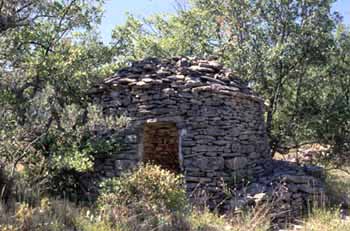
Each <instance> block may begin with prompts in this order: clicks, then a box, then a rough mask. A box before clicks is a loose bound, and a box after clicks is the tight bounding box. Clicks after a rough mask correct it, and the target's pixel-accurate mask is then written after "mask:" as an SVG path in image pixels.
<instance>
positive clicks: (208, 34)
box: [114, 0, 340, 154]
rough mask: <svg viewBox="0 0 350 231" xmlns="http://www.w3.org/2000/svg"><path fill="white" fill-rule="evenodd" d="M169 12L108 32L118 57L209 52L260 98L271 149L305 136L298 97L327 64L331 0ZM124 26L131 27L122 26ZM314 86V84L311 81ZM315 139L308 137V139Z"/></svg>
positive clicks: (197, 6)
mask: <svg viewBox="0 0 350 231" xmlns="http://www.w3.org/2000/svg"><path fill="white" fill-rule="evenodd" d="M191 3H192V7H191V8H190V9H189V10H187V11H186V10H185V11H184V10H180V11H179V12H178V14H177V15H172V16H168V17H163V16H161V15H157V16H154V17H152V18H148V19H144V20H137V19H135V18H134V17H130V18H129V20H128V22H127V24H126V25H125V26H119V27H117V28H116V29H115V31H114V41H115V45H116V46H121V45H122V46H123V49H124V50H125V51H124V52H123V54H127V56H123V55H120V54H118V55H117V56H118V57H121V58H125V57H126V58H127V59H138V58H141V57H145V56H154V55H155V56H168V55H197V56H204V57H205V56H209V55H215V56H217V57H218V58H219V59H220V60H221V61H222V62H224V63H225V64H226V65H227V66H229V67H231V68H233V69H234V70H235V71H236V72H237V75H238V76H240V77H241V78H243V79H245V80H247V81H249V83H250V86H251V87H252V88H254V89H255V90H256V91H257V92H258V93H260V94H261V95H262V96H263V97H264V98H265V104H266V127H267V132H268V135H269V138H270V144H271V147H272V154H273V153H275V152H276V151H280V152H283V151H285V150H287V149H288V148H290V147H297V146H299V145H300V144H301V143H304V142H310V141H311V140H310V139H311V137H310V135H309V133H310V132H309V131H305V130H303V129H304V127H303V126H302V123H301V120H303V119H304V118H305V112H304V110H305V108H304V106H305V105H303V104H302V102H304V97H306V96H308V95H310V94H313V90H312V88H310V83H311V82H312V83H313V84H315V81H314V79H313V78H312V77H311V76H313V73H315V72H322V70H323V68H324V66H325V65H327V63H328V62H330V54H331V53H332V51H333V48H334V46H335V39H334V33H333V32H334V30H335V28H336V25H337V24H338V22H339V21H340V18H339V17H338V16H337V14H331V6H332V3H333V1H332V0H325V1H321V0H314V1H302V0H285V1H284V0H283V1H281V0H272V1H271V0H256V1H251V0H239V1H237V0H220V1H218V0H193V1H191ZM130 25H132V26H130ZM317 84H318V83H317ZM314 139H315V137H312V141H313V140H314Z"/></svg>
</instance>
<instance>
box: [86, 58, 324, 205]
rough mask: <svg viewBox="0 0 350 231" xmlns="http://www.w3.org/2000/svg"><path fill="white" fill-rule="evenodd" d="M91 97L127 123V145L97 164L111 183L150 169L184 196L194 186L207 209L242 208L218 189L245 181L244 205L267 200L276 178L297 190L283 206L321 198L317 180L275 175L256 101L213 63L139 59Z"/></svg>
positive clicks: (301, 173) (260, 108) (299, 171)
mask: <svg viewBox="0 0 350 231" xmlns="http://www.w3.org/2000/svg"><path fill="white" fill-rule="evenodd" d="M91 95H92V96H93V99H94V101H95V103H97V104H100V105H102V107H103V110H104V113H106V114H108V115H116V116H121V115H123V116H126V117H128V118H129V119H130V126H129V127H128V128H127V129H126V130H125V131H124V133H123V135H124V137H125V139H124V140H125V142H126V143H127V145H125V147H124V149H123V150H121V151H118V153H116V154H115V155H113V158H110V159H106V160H104V161H102V162H100V163H99V170H100V171H101V172H102V174H104V176H105V177H111V176H119V175H120V174H121V173H122V172H123V171H125V170H126V169H130V168H132V167H134V166H136V165H137V163H139V162H142V161H143V162H153V163H156V164H159V165H161V166H163V167H164V168H167V169H169V170H171V171H176V172H181V173H182V174H183V175H184V176H185V180H186V187H187V190H188V191H189V192H192V191H193V190H195V189H197V188H198V187H200V188H203V189H205V191H206V192H208V193H209V194H210V195H212V196H211V198H213V200H212V201H214V203H219V201H220V200H221V201H222V200H225V203H223V204H224V206H223V207H224V208H225V209H226V210H227V209H230V208H236V207H237V206H239V205H240V203H241V204H242V203H243V202H242V200H238V199H237V198H239V196H235V197H231V198H230V197H225V196H224V195H223V193H222V185H223V184H222V183H223V182H225V183H227V184H229V185H234V187H236V186H237V185H239V184H241V182H242V180H244V179H245V180H246V182H248V181H249V182H250V183H249V185H248V186H249V187H251V191H252V192H251V195H249V196H250V198H254V196H255V195H256V194H259V195H260V196H261V193H264V194H266V195H268V194H269V193H270V194H271V193H272V192H273V191H274V189H273V188H272V187H271V185H272V182H276V181H277V179H279V180H282V179H284V182H291V184H290V185H301V184H303V185H304V186H302V187H299V188H298V187H294V186H293V187H291V195H290V197H288V198H286V199H285V203H287V204H293V202H292V201H300V200H301V201H302V202H301V204H303V203H304V202H305V203H306V201H307V200H308V199H309V198H308V196H309V195H312V196H314V195H316V194H317V195H320V194H321V193H322V187H321V186H320V185H321V183H320V180H319V179H318V178H316V177H314V176H308V177H309V178H305V177H306V176H307V173H306V171H304V170H305V169H297V170H296V168H295V167H293V168H287V167H285V168H284V169H283V171H282V169H281V171H279V172H278V171H277V170H276V163H275V162H274V161H272V160H271V156H270V149H269V145H268V140H267V135H266V131H265V125H264V103H263V100H262V99H261V98H260V97H258V96H257V95H256V94H255V93H254V92H252V90H251V89H250V88H249V87H248V86H247V85H246V84H245V83H244V82H243V81H242V80H240V79H239V78H238V77H237V76H236V75H235V73H234V72H233V71H231V70H230V69H227V68H224V67H223V66H222V65H221V64H219V63H218V62H217V61H215V60H210V59H209V60H202V59H198V58H188V57H176V58H171V59H156V58H147V59H144V60H142V61H137V62H133V63H132V64H131V65H130V66H129V67H126V68H122V69H120V70H119V71H118V72H117V73H116V74H115V75H114V76H112V77H110V78H108V79H106V80H105V81H104V82H103V83H102V84H99V85H97V86H96V87H95V88H94V89H93V91H92V93H91ZM277 165H278V166H279V167H280V164H277ZM288 169H289V170H288ZM291 169H292V170H291ZM276 171H277V172H276ZM288 171H289V172H288ZM315 171H316V172H320V171H319V169H316V170H315V169H313V172H315ZM284 173H286V174H284ZM287 173H288V174H289V175H288V174H287ZM293 174H294V175H297V176H293ZM300 176H305V177H304V178H303V177H300ZM298 177H299V178H298ZM311 183H312V185H313V186H312V187H311V186H310V185H311ZM252 185H253V186H254V187H256V189H254V190H253V189H252ZM308 185H309V186H308ZM318 186H320V187H318ZM303 187H304V188H303ZM293 190H294V191H293ZM287 191H288V187H287ZM293 193H294V194H293ZM304 194H305V195H304ZM249 196H247V195H246V198H248V197H249ZM260 199H261V198H260ZM260 199H259V200H260ZM237 201H240V203H238V202H237ZM246 202H247V203H248V202H249V200H247V201H246ZM247 203H246V204H247ZM243 204H244V203H243ZM299 205H300V203H299V202H298V206H299ZM301 206H302V205H301Z"/></svg>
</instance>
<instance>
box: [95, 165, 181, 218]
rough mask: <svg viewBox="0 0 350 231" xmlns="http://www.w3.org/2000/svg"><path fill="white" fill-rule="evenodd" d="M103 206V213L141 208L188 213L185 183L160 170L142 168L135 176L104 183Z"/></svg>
mask: <svg viewBox="0 0 350 231" xmlns="http://www.w3.org/2000/svg"><path fill="white" fill-rule="evenodd" d="M101 188H102V190H101V196H100V198H99V203H100V205H101V206H102V208H103V209H106V208H107V209H110V208H113V207H118V206H135V205H137V206H139V207H140V208H141V207H144V208H147V207H148V208H147V209H152V210H154V211H156V212H161V211H164V212H170V211H173V212H176V211H184V210H186V204H187V199H186V193H185V190H184V186H183V179H182V177H181V176H177V175H175V174H174V173H171V172H169V171H167V170H164V169H161V168H160V167H159V166H153V165H149V164H146V165H142V166H139V167H138V168H137V169H135V170H134V171H133V172H131V173H126V174H125V175H123V176H121V177H118V178H115V179H109V180H106V181H104V182H103V183H102V184H101Z"/></svg>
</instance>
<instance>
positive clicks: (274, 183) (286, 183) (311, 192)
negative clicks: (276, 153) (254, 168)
mask: <svg viewBox="0 0 350 231" xmlns="http://www.w3.org/2000/svg"><path fill="white" fill-rule="evenodd" d="M271 163H272V168H271V171H270V172H266V173H265V174H264V175H263V176H261V177H260V178H258V179H255V180H254V181H252V182H248V183H247V184H246V185H241V187H239V186H238V187H237V186H236V187H235V188H234V189H233V190H232V192H233V193H232V197H229V198H227V200H226V202H225V203H224V207H225V208H224V209H225V211H240V210H242V209H243V208H249V207H252V206H257V205H258V206H259V205H267V207H268V208H269V209H270V215H271V219H272V221H273V223H275V224H278V225H280V226H281V225H284V224H287V223H289V222H293V221H295V220H296V218H301V216H302V215H303V214H306V213H307V212H308V211H307V209H312V208H313V207H314V206H320V205H324V203H326V201H327V198H326V193H325V187H324V179H325V174H324V170H323V169H322V168H321V167H317V166H312V165H305V166H299V165H297V164H296V163H292V162H287V161H278V160H271Z"/></svg>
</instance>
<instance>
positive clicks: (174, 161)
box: [143, 122, 181, 173]
mask: <svg viewBox="0 0 350 231" xmlns="http://www.w3.org/2000/svg"><path fill="white" fill-rule="evenodd" d="M179 158H180V155H179V131H178V129H177V127H176V124H175V123H170V122H157V123H146V124H145V126H144V129H143V161H144V162H145V163H151V164H156V165H159V166H161V167H162V168H163V169H167V170H169V171H171V172H174V173H179V172H180V171H181V168H180V161H179Z"/></svg>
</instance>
